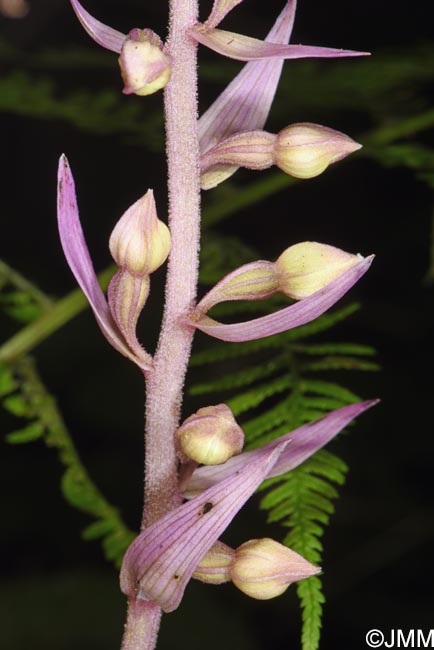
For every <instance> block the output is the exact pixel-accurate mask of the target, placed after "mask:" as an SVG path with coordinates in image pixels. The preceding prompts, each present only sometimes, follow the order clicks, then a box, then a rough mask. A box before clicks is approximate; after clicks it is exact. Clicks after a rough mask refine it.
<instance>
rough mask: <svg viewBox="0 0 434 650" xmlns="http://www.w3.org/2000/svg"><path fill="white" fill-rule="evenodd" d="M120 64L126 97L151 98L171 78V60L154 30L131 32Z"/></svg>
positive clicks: (135, 30) (134, 30) (125, 43)
mask: <svg viewBox="0 0 434 650" xmlns="http://www.w3.org/2000/svg"><path fill="white" fill-rule="evenodd" d="M119 65H120V67H121V74H122V78H123V80H124V83H125V87H124V89H123V92H124V93H125V94H126V95H131V94H135V95H151V94H152V93H155V92H157V90H160V89H161V88H164V86H165V85H166V84H167V82H168V81H169V79H170V74H171V57H170V56H169V54H166V52H164V49H163V44H162V42H161V39H160V38H159V36H157V34H155V33H154V32H153V31H152V30H151V29H133V30H131V32H130V33H129V34H128V36H127V38H126V40H125V42H124V44H123V46H122V50H121V55H120V57H119Z"/></svg>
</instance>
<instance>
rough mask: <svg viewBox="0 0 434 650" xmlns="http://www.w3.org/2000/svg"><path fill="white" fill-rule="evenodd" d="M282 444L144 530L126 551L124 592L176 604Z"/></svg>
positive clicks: (167, 605) (170, 608)
mask: <svg viewBox="0 0 434 650" xmlns="http://www.w3.org/2000/svg"><path fill="white" fill-rule="evenodd" d="M287 444H288V443H287V442H284V443H282V444H281V445H276V446H275V447H274V448H273V449H272V450H270V451H265V452H264V453H260V452H259V453H258V454H257V455H256V457H255V459H254V460H253V461H252V462H251V463H248V464H247V465H246V467H244V468H243V469H242V470H241V471H240V472H238V471H235V472H233V473H231V474H230V475H229V476H227V478H226V480H225V481H223V482H221V483H219V485H216V486H213V487H211V488H210V489H209V490H206V491H205V492H203V493H202V494H201V495H200V496H198V497H196V498H194V499H192V500H191V501H189V502H188V503H184V504H183V505H181V506H179V507H178V508H175V510H172V511H171V512H169V513H168V514H167V515H165V516H164V517H162V518H161V519H159V520H158V521H157V522H155V523H154V524H152V526H150V527H149V528H147V529H145V530H144V531H143V533H141V534H140V535H139V536H138V537H137V538H136V539H135V540H134V542H133V543H132V544H131V546H130V547H129V549H128V551H127V552H126V554H125V557H124V561H123V564H122V569H121V589H122V591H123V593H124V594H127V595H128V596H129V597H130V598H136V597H137V598H138V599H143V600H148V601H153V602H156V603H158V604H159V605H160V607H161V608H162V609H163V610H164V611H165V612H171V611H173V610H174V609H176V608H177V607H178V605H179V603H180V602H181V599H182V596H183V593H184V590H185V587H186V585H187V583H188V581H189V580H190V578H191V576H192V574H193V573H194V571H195V569H196V567H197V565H198V564H199V562H200V561H201V559H202V558H203V557H204V555H205V554H206V553H207V552H208V551H209V549H210V548H211V547H212V546H213V544H214V543H215V542H216V541H217V540H218V538H219V536H220V535H221V533H222V532H223V531H224V530H225V528H226V527H227V526H228V525H229V524H230V522H231V521H232V519H233V518H234V516H235V515H236V513H237V512H238V510H240V508H241V507H242V506H243V505H244V503H245V502H246V501H247V499H248V498H249V497H250V496H251V495H252V494H253V492H254V491H255V490H256V488H257V487H258V486H259V485H260V484H261V483H262V481H263V480H264V478H265V476H266V475H267V474H268V473H269V472H270V471H271V469H272V467H273V466H274V464H275V463H276V462H277V460H278V459H279V456H280V454H281V453H282V452H283V451H284V449H285V448H286V445H287ZM137 590H138V594H137Z"/></svg>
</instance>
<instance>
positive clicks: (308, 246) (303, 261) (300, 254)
mask: <svg viewBox="0 0 434 650" xmlns="http://www.w3.org/2000/svg"><path fill="white" fill-rule="evenodd" d="M362 260H363V257H362V256H361V255H353V254H351V253H346V252H345V251H343V250H341V249H340V248H335V247H334V246H328V245H327V244H319V243H318V242H311V241H307V242H302V243H300V244H294V246H290V247H289V248H287V249H286V250H285V251H284V252H283V253H282V255H280V257H279V258H278V259H277V261H276V263H275V266H276V272H277V276H278V279H279V280H278V281H279V288H280V291H282V293H284V294H285V295H287V296H289V297H290V298H294V299H295V300H302V299H303V298H307V297H309V296H311V295H312V294H313V293H315V292H316V291H319V290H320V289H323V288H324V287H326V286H327V285H328V284H330V283H331V282H333V280H336V279H337V278H339V277H340V276H341V275H343V274H344V273H345V272H346V271H348V270H349V269H350V268H352V267H353V266H355V265H356V264H359V263H360V262H361V261H362Z"/></svg>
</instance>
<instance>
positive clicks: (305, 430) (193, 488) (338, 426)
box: [183, 400, 378, 499]
mask: <svg viewBox="0 0 434 650" xmlns="http://www.w3.org/2000/svg"><path fill="white" fill-rule="evenodd" d="M377 402H378V400H367V401H365V402H359V403H358V404H350V405H349V406H344V407H343V408H340V409H337V410H336V411H332V412H331V413H329V414H327V415H326V416H324V417H323V418H321V419H320V420H316V421H315V422H310V423H309V424H304V425H303V426H301V427H299V428H298V429H295V430H294V431H290V432H289V433H286V434H285V435H283V436H281V437H279V438H277V440H273V441H272V442H269V443H267V444H266V445H263V446H262V447H258V448H257V449H253V450H251V451H245V452H243V453H242V454H239V455H238V456H233V457H232V458H230V459H229V460H228V461H227V462H226V463H224V465H215V466H208V467H198V468H197V469H195V471H194V472H193V474H192V476H191V478H190V480H189V481H188V482H187V483H186V485H185V488H184V490H183V495H184V497H186V498H187V499H190V498H192V497H195V496H196V495H197V494H200V493H201V492H203V490H208V489H209V488H211V487H212V486H214V485H216V484H218V483H220V482H221V481H224V480H225V479H226V478H227V477H228V476H230V475H231V474H233V473H234V472H236V471H241V470H243V469H244V468H245V467H246V466H247V465H249V464H250V463H251V462H252V461H253V460H254V459H255V458H256V457H257V456H258V455H260V454H263V453H264V451H270V450H271V449H274V448H275V447H276V446H278V445H280V444H281V443H282V442H284V441H291V444H290V445H288V447H287V448H286V449H285V451H284V452H283V453H282V454H281V456H280V458H279V460H278V461H277V462H276V464H275V465H274V466H273V467H272V469H271V470H270V471H269V472H268V474H267V478H271V477H272V476H279V475H280V474H285V473H286V472H289V471H290V470H291V469H294V468H295V467H297V466H298V465H301V463H303V462H304V461H305V460H307V459H308V458H309V457H310V456H312V455H313V454H314V453H315V452H317V451H318V450H319V449H321V448H322V447H324V446H325V445H326V444H327V443H328V442H330V440H332V438H334V437H335V436H336V435H337V434H338V433H339V432H340V431H342V429H343V428H344V427H346V426H347V424H349V422H351V420H353V419H354V418H356V417H357V416H358V415H360V414H361V413H363V412H364V411H366V410H367V409H369V408H371V406H374V404H377Z"/></svg>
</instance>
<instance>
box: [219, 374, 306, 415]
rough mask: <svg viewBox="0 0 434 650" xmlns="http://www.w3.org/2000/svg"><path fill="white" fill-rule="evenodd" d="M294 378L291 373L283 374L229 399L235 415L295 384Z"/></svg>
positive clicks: (229, 404)
mask: <svg viewBox="0 0 434 650" xmlns="http://www.w3.org/2000/svg"><path fill="white" fill-rule="evenodd" d="M293 382H294V380H293V378H292V376H291V375H283V376H281V377H278V378H277V379H274V380H273V381H270V382H267V383H265V384H260V385H259V386H256V387H255V388H254V389H252V390H249V391H246V392H245V393H241V394H239V395H237V396H236V397H234V398H233V399H230V400H228V402H227V404H228V406H229V408H231V409H232V411H233V413H234V415H240V414H241V413H244V412H245V411H248V410H250V409H252V408H254V407H256V406H258V405H259V404H261V403H262V402H264V401H265V400H266V399H267V398H268V397H271V396H274V395H277V394H278V393H282V392H283V391H285V390H286V389H287V388H289V387H290V386H291V385H292V384H293Z"/></svg>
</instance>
